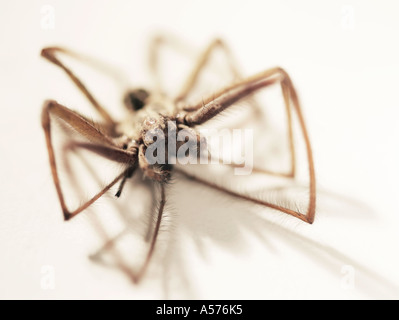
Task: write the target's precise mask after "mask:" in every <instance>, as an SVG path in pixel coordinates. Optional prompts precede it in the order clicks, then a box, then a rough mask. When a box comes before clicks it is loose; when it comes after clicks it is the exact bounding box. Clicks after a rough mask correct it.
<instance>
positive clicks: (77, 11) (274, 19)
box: [0, 0, 399, 299]
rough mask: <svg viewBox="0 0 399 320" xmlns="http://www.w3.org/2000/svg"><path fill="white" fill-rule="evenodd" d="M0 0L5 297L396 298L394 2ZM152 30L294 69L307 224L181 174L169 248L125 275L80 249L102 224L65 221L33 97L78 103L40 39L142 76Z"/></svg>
mask: <svg viewBox="0 0 399 320" xmlns="http://www.w3.org/2000/svg"><path fill="white" fill-rule="evenodd" d="M44 5H50V6H51V7H52V8H53V9H54V14H55V15H54V28H51V29H46V28H43V25H42V24H41V23H42V21H43V16H44V14H43V11H41V10H43V6H44ZM0 7H1V8H0V24H1V25H0V35H1V52H0V67H1V69H0V70H1V73H0V88H1V94H0V106H1V116H0V130H1V135H0V159H1V160H0V161H1V166H0V168H1V169H0V170H1V190H0V259H1V263H0V297H1V298H3V299H4V298H7V299H9V298H12V299H14V298H28V299H29V298H39V299H58V298H79V299H81V298H110V299H114V298H124V299H137V298H139V299H147V298H206V299H247V298H252V299H267V298H270V299H277V298H289V299H298V298H305V299H314V298H317V299H327V298H333V299H366V298H368V299H369V298H371V299H380V298H398V297H399V289H398V288H399V273H398V270H399V257H398V252H399V251H398V249H399V246H398V240H399V232H398V231H399V210H398V209H399V208H398V207H399V206H398V201H397V196H398V190H399V189H398V181H399V180H398V179H399V169H398V163H399V152H398V143H397V142H398V137H399V135H398V133H399V132H398V127H397V124H398V119H399V98H398V94H397V90H398V81H397V77H398V75H399V62H398V61H399V60H398V58H397V57H398V56H399V45H398V42H397V38H398V34H399V21H398V19H397V12H398V9H399V7H398V4H397V2H396V1H378V2H376V1H353V0H348V1H323V2H321V1H279V2H277V1H152V0H146V1H84V2H82V1H68V2H67V1H51V0H50V1H2V2H1V4H0ZM157 30H162V31H164V32H170V33H172V34H175V35H177V36H179V37H181V38H182V39H184V40H186V41H188V42H189V44H190V45H192V46H194V48H199V49H201V48H203V47H204V46H205V45H206V44H207V43H208V41H210V40H211V39H213V38H214V37H215V36H219V37H221V38H223V39H225V40H226V42H227V43H228V44H229V45H230V47H231V48H232V51H233V53H234V56H235V57H236V59H237V60H238V61H239V62H240V65H241V66H242V68H243V69H244V71H245V74H248V75H250V74H253V73H256V72H259V71H262V70H264V69H266V68H269V67H273V66H277V65H278V66H282V67H284V68H285V69H286V70H287V71H288V72H289V73H290V75H291V76H292V78H293V80H294V82H295V84H296V87H297V89H298V92H299V94H300V98H301V101H302V105H303V109H304V114H305V118H306V121H307V125H308V128H309V132H310V137H311V141H312V145H313V149H314V157H315V164H316V172H317V181H318V186H319V190H320V194H319V198H318V199H319V202H318V212H317V218H316V221H315V223H314V224H313V225H312V226H309V225H305V224H303V223H301V222H298V221H296V220H295V219H292V218H290V217H285V216H282V215H280V214H277V215H276V213H273V211H271V210H266V209H262V210H259V209H256V210H255V209H254V208H252V207H251V205H249V204H247V203H240V202H236V201H232V200H231V199H230V198H228V197H226V196H224V195H222V194H217V193H215V192H214V191H208V190H204V188H203V187H199V186H196V185H195V184H193V183H190V182H184V181H182V182H176V183H175V184H174V185H172V186H171V190H170V192H171V195H170V197H169V199H168V201H169V203H172V204H173V212H174V217H175V221H174V222H172V224H174V225H173V228H172V231H169V232H167V233H166V235H164V238H165V239H167V240H164V243H166V244H167V245H166V246H164V247H166V248H167V249H166V251H164V252H166V253H164V258H162V259H161V258H159V259H155V260H154V261H155V262H154V264H153V266H152V269H151V270H152V271H151V272H149V275H148V277H147V278H146V279H145V280H144V281H143V282H142V283H141V284H140V285H133V284H132V283H130V282H129V280H128V279H127V278H126V277H125V276H124V275H123V274H122V273H120V272H118V271H115V270H113V269H110V268H106V267H103V266H101V265H98V264H95V263H93V262H91V261H90V260H88V258H87V257H88V255H89V253H91V250H92V249H93V243H94V242H95V241H94V240H93V239H95V237H96V236H95V234H94V233H93V231H92V228H90V220H89V219H88V218H87V217H85V216H84V215H85V214H82V215H83V216H82V217H81V218H77V219H76V221H71V222H69V223H65V222H63V221H62V217H61V211H60V208H59V204H58V200H57V197H56V193H55V190H54V187H53V183H52V179H51V174H50V170H49V166H48V159H47V151H46V148H45V142H44V136H43V133H42V129H41V126H40V112H41V106H42V103H43V101H44V100H45V99H48V98H53V99H60V100H63V101H64V102H66V103H74V104H75V106H76V105H78V103H79V102H80V101H84V99H83V98H81V97H80V94H79V93H78V91H77V90H76V89H75V88H74V87H73V86H72V85H71V84H70V83H69V80H68V79H67V78H66V76H65V75H64V74H62V72H61V71H59V70H58V69H57V68H55V67H52V66H51V67H49V64H48V63H47V62H46V61H44V59H42V58H40V56H39V53H40V50H41V48H42V47H44V46H48V45H62V46H65V47H69V48H73V49H75V50H78V51H79V52H84V53H87V54H91V55H94V56H97V57H99V58H101V59H103V60H105V61H109V62H111V63H113V64H116V65H118V66H120V67H123V68H126V70H128V73H129V74H131V75H134V79H135V81H137V82H140V78H141V77H143V79H144V76H145V68H144V67H143V64H144V63H145V57H146V45H147V43H148V41H147V40H148V37H149V35H150V34H151V33H152V32H154V31H157ZM179 194H184V198H183V199H182V198H180V197H179V196H178V195H179ZM210 205H211V206H210ZM160 247H162V246H160ZM132 254H134V253H132ZM47 266H49V268H47ZM52 276H53V281H52V280H50V282H46V281H47V280H48V279H49V278H48V277H52Z"/></svg>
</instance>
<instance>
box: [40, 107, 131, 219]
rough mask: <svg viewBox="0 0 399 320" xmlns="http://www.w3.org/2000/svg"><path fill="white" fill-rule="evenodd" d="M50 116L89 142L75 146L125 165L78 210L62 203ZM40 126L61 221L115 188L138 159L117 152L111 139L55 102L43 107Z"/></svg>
mask: <svg viewBox="0 0 399 320" xmlns="http://www.w3.org/2000/svg"><path fill="white" fill-rule="evenodd" d="M50 116H53V117H55V118H56V119H57V120H58V121H64V122H65V123H67V124H68V125H70V126H71V127H72V128H74V130H76V131H77V132H78V133H79V134H81V135H83V136H85V137H86V138H87V139H88V140H89V141H91V142H92V143H76V144H75V145H74V147H80V148H84V149H87V150H89V151H92V152H94V153H97V154H99V155H101V156H103V157H105V158H108V159H110V160H113V161H118V162H121V163H124V164H126V165H127V169H126V170H124V171H123V172H122V173H121V174H120V175H118V176H117V177H116V178H115V179H114V180H113V181H111V182H110V183H109V184H108V185H107V186H105V187H104V188H103V189H102V190H100V191H99V192H98V193H97V194H96V195H95V196H94V197H92V198H91V199H90V200H88V201H87V202H85V203H83V204H82V205H80V206H79V207H78V208H77V209H75V210H73V211H70V210H69V209H68V208H67V206H66V203H65V199H64V196H63V192H62V188H61V183H60V180H59V176H58V172H57V165H56V161H55V154H54V149H53V145H52V140H51V119H50ZM42 127H43V129H44V133H45V137H46V144H47V151H48V156H49V161H50V167H51V173H52V176H53V181H54V184H55V188H56V191H57V195H58V198H59V201H60V205H61V208H62V211H63V213H64V219H65V220H69V219H71V218H72V217H74V216H75V215H77V214H78V213H80V212H82V211H83V210H85V209H86V208H87V207H89V206H90V205H91V204H92V203H94V202H95V201H96V200H97V199H98V198H100V197H101V196H102V195H103V194H104V193H105V192H107V191H108V190H109V189H110V188H111V187H112V186H113V185H115V184H116V183H117V182H118V181H119V180H120V179H122V178H123V177H124V176H125V175H126V174H127V172H128V171H129V170H130V167H131V166H132V165H133V164H134V162H135V161H136V160H135V159H136V158H137V157H136V155H135V154H134V153H132V152H127V151H125V150H123V149H120V148H119V147H118V146H117V145H115V144H114V143H113V142H112V140H111V139H110V138H109V137H107V136H106V135H104V134H103V133H102V132H100V131H99V130H98V129H97V128H96V127H94V126H93V125H92V124H90V123H89V122H87V120H85V119H84V118H83V117H81V116H80V115H79V114H78V113H76V112H74V111H71V110H70V109H68V108H66V107H64V106H62V105H60V104H58V103H57V102H55V101H47V102H46V103H45V105H44V107H43V111H42Z"/></svg>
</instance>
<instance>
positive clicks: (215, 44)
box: [175, 39, 241, 111]
mask: <svg viewBox="0 0 399 320" xmlns="http://www.w3.org/2000/svg"><path fill="white" fill-rule="evenodd" d="M217 49H220V50H223V52H224V54H225V56H226V60H227V63H228V65H229V68H230V70H231V72H232V73H233V76H234V78H235V79H239V78H241V75H240V72H239V71H238V70H237V67H236V63H235V61H234V60H233V56H232V54H231V52H230V49H229V47H228V46H227V45H226V44H225V43H224V42H223V41H222V40H221V39H214V40H213V41H212V42H211V43H210V44H209V45H208V46H207V47H206V49H205V50H204V51H203V52H202V54H201V55H200V56H199V58H198V60H197V63H196V64H195V66H194V68H193V70H192V71H191V73H190V75H189V76H188V78H187V79H186V82H185V83H184V85H183V87H182V88H181V89H180V93H179V94H178V96H177V97H176V98H175V101H176V102H179V101H182V100H184V99H185V98H186V97H187V95H188V94H189V93H190V91H191V90H192V89H193V87H194V85H195V83H196V81H197V80H198V77H199V75H200V74H201V71H202V70H203V69H204V67H205V66H206V64H207V63H209V60H210V58H211V56H212V53H213V52H214V51H216V50H217ZM184 110H186V111H192V110H188V109H186V108H185V109H184Z"/></svg>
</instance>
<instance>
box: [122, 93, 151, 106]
mask: <svg viewBox="0 0 399 320" xmlns="http://www.w3.org/2000/svg"><path fill="white" fill-rule="evenodd" d="M148 96H149V94H148V92H147V91H146V90H144V89H137V90H133V91H130V92H128V93H127V94H126V96H125V99H124V102H125V105H126V106H127V107H128V108H129V109H132V110H135V111H137V110H140V109H142V108H143V107H144V105H145V102H146V100H147V98H148Z"/></svg>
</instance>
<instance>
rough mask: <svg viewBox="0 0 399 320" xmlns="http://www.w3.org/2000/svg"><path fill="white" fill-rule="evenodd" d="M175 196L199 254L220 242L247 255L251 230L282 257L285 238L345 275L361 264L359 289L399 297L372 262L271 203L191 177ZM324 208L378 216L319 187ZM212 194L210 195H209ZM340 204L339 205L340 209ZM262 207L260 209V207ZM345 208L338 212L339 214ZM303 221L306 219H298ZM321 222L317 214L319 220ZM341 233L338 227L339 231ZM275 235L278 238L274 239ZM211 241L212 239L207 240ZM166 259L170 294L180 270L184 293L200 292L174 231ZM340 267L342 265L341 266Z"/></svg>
mask: <svg viewBox="0 0 399 320" xmlns="http://www.w3.org/2000/svg"><path fill="white" fill-rule="evenodd" d="M168 191H169V193H170V196H169V200H170V201H172V202H173V203H174V206H175V208H174V210H178V211H179V210H181V211H182V212H180V213H179V212H177V213H176V214H177V219H176V223H177V226H176V228H177V229H179V230H180V231H181V232H183V233H184V234H185V235H189V236H190V238H191V239H192V242H193V243H194V244H195V245H194V247H195V248H196V249H197V254H198V256H200V257H201V258H202V259H204V260H205V261H206V260H207V258H208V256H207V245H208V244H209V242H211V243H212V244H213V245H215V246H219V247H222V248H223V249H224V250H227V251H228V252H230V253H232V254H235V255H237V256H238V257H240V256H244V255H245V252H246V251H247V250H248V247H247V245H248V243H247V241H246V237H245V234H248V233H251V234H252V235H254V236H255V237H256V238H257V239H258V240H259V241H260V242H261V243H263V244H264V246H265V250H268V251H269V252H270V253H271V254H272V255H274V256H275V257H276V259H279V253H280V252H279V251H278V250H279V249H278V248H277V249H276V247H275V246H274V245H273V242H274V241H276V239H277V241H282V242H284V243H285V244H286V245H289V246H291V247H293V248H294V249H295V250H296V251H298V252H300V253H301V254H302V255H303V256H304V257H306V258H308V259H310V260H311V261H313V263H314V264H315V265H316V266H317V267H318V268H322V269H323V270H325V271H326V272H327V273H329V274H330V275H332V276H335V277H337V281H340V279H339V278H340V277H341V278H342V274H340V273H339V270H340V268H341V267H342V266H345V265H349V266H351V267H353V268H354V270H356V290H358V291H359V292H360V293H361V294H362V295H365V296H368V297H370V298H376V299H386V298H387V299H392V298H398V297H399V287H398V286H397V285H395V284H394V283H392V282H391V281H390V280H389V279H388V278H385V277H384V276H382V275H381V274H379V273H378V272H376V271H374V270H372V269H371V268H368V267H366V266H365V265H364V263H362V262H359V261H357V260H356V259H353V258H351V257H350V256H349V255H347V254H345V253H343V252H341V251H340V250H339V249H336V248H334V247H333V246H330V245H326V244H324V243H322V242H319V241H317V240H314V239H312V238H310V237H307V236H306V235H303V234H301V233H300V232H297V229H296V228H295V226H294V227H292V225H287V224H284V223H279V222H273V221H271V220H268V219H267V218H264V217H265V216H267V215H268V214H273V213H272V212H271V211H269V209H267V208H266V209H261V212H259V210H257V209H259V207H256V206H253V205H251V204H249V203H248V202H245V201H242V200H237V199H234V198H232V197H230V196H226V195H224V194H223V193H221V192H219V191H218V192H215V191H214V190H207V189H206V188H204V187H202V186H199V185H198V184H196V183H195V182H191V181H179V182H176V183H175V184H174V185H173V186H172V187H171V188H169V190H168ZM182 194H184V196H183V197H182V196H181V195H182ZM318 198H319V200H318V208H319V211H320V212H319V213H320V214H321V215H323V214H324V213H326V214H327V213H328V212H330V213H332V212H334V213H335V212H341V213H342V214H345V217H346V218H348V217H349V218H352V219H370V220H373V219H376V215H375V213H374V212H373V211H372V210H371V209H370V208H369V207H368V206H367V205H365V204H364V203H362V202H360V201H356V200H353V199H351V198H348V197H345V196H341V195H339V194H336V193H332V192H329V191H327V190H319V191H318ZM204 199H206V201H204ZM338 208H339V210H337V209H338ZM254 209H256V210H254ZM340 216H341V214H339V215H338V218H339V217H340ZM298 223H300V222H298ZM316 223H317V220H316ZM312 227H313V226H312ZM337 234H338V233H337ZM272 239H273V240H272ZM207 243H208V244H207ZM168 252H169V254H168V255H167V257H168V258H167V259H166V260H165V266H166V267H165V272H164V279H163V283H164V293H165V297H166V298H173V297H174V296H175V295H176V292H175V291H174V290H173V289H172V287H173V285H170V282H171V280H170V279H171V275H178V277H179V282H180V284H181V287H182V288H183V291H184V295H183V297H184V298H189V299H191V298H196V297H197V296H196V292H195V289H194V288H193V287H192V285H191V280H190V279H191V277H192V274H191V272H190V270H189V268H188V267H187V263H188V262H187V259H185V257H184V253H183V251H182V250H181V243H180V242H179V241H178V239H176V238H174V237H172V238H171V240H170V242H169V244H168ZM337 270H338V271H337Z"/></svg>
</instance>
